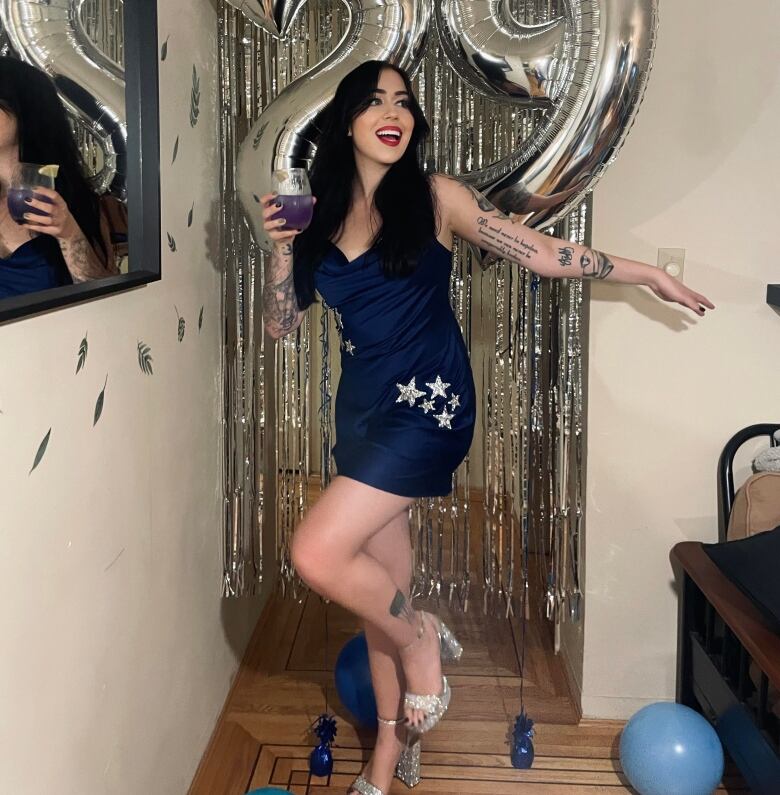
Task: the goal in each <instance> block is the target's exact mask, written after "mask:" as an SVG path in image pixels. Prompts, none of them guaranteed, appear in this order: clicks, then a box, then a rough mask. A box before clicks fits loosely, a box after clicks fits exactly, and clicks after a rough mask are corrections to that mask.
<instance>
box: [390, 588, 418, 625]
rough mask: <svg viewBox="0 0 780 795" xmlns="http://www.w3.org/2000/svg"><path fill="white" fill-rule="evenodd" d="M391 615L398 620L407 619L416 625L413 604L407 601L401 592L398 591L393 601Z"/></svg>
mask: <svg viewBox="0 0 780 795" xmlns="http://www.w3.org/2000/svg"><path fill="white" fill-rule="evenodd" d="M390 615H391V616H393V617H395V618H398V617H399V616H400V617H401V618H405V619H406V620H407V621H408V622H409V623H410V624H414V610H412V606H411V604H409V602H407V601H406V597H405V596H404V595H403V594H402V593H401V591H396V592H395V596H394V597H393V601H392V602H391V603H390Z"/></svg>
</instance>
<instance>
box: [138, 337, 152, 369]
mask: <svg viewBox="0 0 780 795" xmlns="http://www.w3.org/2000/svg"><path fill="white" fill-rule="evenodd" d="M138 366H139V367H140V368H141V372H142V373H146V375H154V372H153V370H152V349H151V348H150V347H149V346H148V345H147V344H146V343H144V342H142V341H141V340H138Z"/></svg>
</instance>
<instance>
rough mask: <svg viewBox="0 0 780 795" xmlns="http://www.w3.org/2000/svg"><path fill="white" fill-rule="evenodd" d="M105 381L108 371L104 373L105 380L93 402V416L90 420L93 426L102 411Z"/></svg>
mask: <svg viewBox="0 0 780 795" xmlns="http://www.w3.org/2000/svg"><path fill="white" fill-rule="evenodd" d="M107 383H108V373H106V382H105V384H103V389H101V390H100V394H99V395H98V398H97V402H96V403H95V418H94V419H93V420H92V427H93V428H94V427H95V425H97V421H98V420H99V419H100V415H101V414H102V413H103V401H104V400H105V395H106V384H107Z"/></svg>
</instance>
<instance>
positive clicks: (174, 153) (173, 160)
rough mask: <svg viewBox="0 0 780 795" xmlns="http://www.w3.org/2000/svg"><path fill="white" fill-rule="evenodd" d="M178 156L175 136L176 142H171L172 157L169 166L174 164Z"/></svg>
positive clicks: (177, 137)
mask: <svg viewBox="0 0 780 795" xmlns="http://www.w3.org/2000/svg"><path fill="white" fill-rule="evenodd" d="M178 154H179V136H178V135H177V136H176V140H175V141H174V142H173V157H172V158H171V165H173V164H174V162H175V161H176V155H178Z"/></svg>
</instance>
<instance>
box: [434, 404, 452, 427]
mask: <svg viewBox="0 0 780 795" xmlns="http://www.w3.org/2000/svg"><path fill="white" fill-rule="evenodd" d="M433 416H434V417H435V418H436V419H437V420H438V421H439V427H440V428H449V429H450V430H452V425H450V420H451V419H452V418H453V417H454V416H455V415H454V414H447V409H443V410H442V412H441V414H434V415H433Z"/></svg>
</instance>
